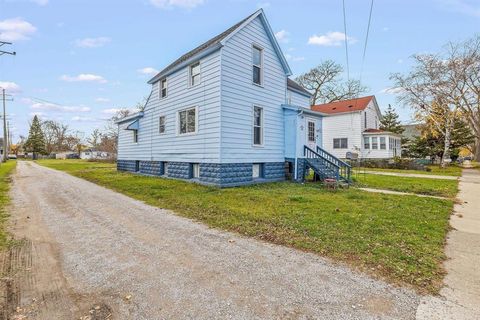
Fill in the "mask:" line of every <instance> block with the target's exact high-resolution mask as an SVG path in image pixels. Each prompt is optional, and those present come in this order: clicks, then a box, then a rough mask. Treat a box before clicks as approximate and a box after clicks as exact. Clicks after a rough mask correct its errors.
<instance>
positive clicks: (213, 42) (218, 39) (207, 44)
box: [149, 12, 257, 83]
mask: <svg viewBox="0 0 480 320" xmlns="http://www.w3.org/2000/svg"><path fill="white" fill-rule="evenodd" d="M256 13H257V12H255V13H252V14H251V15H249V16H248V17H246V18H245V19H243V20H242V21H240V22H238V23H236V24H235V25H233V26H231V27H230V28H228V29H227V30H225V31H223V32H222V33H220V34H219V35H217V36H215V37H213V38H212V39H210V40H208V41H206V42H204V43H202V44H201V45H199V46H198V47H196V48H195V49H193V50H191V51H189V52H187V53H185V54H184V55H182V56H181V57H180V58H178V59H177V60H175V61H174V62H172V63H171V64H169V65H168V66H166V67H165V68H164V69H163V70H162V71H160V72H159V73H158V74H157V75H155V77H153V78H152V79H151V80H150V81H149V83H153V82H155V81H157V80H159V79H158V78H159V75H163V74H165V73H168V72H169V71H170V70H172V69H173V68H175V67H176V66H178V65H179V64H181V63H182V62H185V61H187V60H188V59H190V58H191V57H193V56H195V55H197V54H199V53H201V52H203V51H205V50H207V49H209V48H212V47H213V46H215V45H217V44H219V43H220V42H221V41H222V40H223V39H225V38H226V37H227V36H228V35H230V34H231V33H232V32H234V31H235V30H236V29H237V28H238V27H240V26H241V25H242V24H243V23H244V22H245V21H247V20H248V19H250V17H252V16H253V15H255V14H256Z"/></svg>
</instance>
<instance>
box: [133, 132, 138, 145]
mask: <svg viewBox="0 0 480 320" xmlns="http://www.w3.org/2000/svg"><path fill="white" fill-rule="evenodd" d="M132 132H133V143H134V144H138V130H132ZM135 136H136V139H135ZM135 140H137V141H135Z"/></svg>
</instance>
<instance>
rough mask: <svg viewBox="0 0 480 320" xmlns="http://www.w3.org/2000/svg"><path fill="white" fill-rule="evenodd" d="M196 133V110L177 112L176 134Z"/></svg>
mask: <svg viewBox="0 0 480 320" xmlns="http://www.w3.org/2000/svg"><path fill="white" fill-rule="evenodd" d="M195 132H197V108H195V107H193V108H190V109H185V110H182V111H179V112H178V133H179V134H187V133H195Z"/></svg>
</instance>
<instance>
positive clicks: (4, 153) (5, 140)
mask: <svg viewBox="0 0 480 320" xmlns="http://www.w3.org/2000/svg"><path fill="white" fill-rule="evenodd" d="M2 96H3V99H2V100H3V159H2V162H6V161H7V114H6V112H5V89H2Z"/></svg>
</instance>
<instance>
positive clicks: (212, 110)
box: [118, 50, 221, 162]
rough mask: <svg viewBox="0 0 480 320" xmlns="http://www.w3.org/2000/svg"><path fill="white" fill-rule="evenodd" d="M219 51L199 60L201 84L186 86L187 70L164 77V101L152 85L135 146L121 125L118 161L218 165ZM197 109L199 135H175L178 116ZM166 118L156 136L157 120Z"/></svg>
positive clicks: (130, 134)
mask: <svg viewBox="0 0 480 320" xmlns="http://www.w3.org/2000/svg"><path fill="white" fill-rule="evenodd" d="M220 61H221V58H220V50H218V51H216V52H214V53H212V54H210V55H208V56H206V57H204V58H202V59H201V60H200V69H201V77H202V80H201V83H200V84H199V85H197V86H195V87H190V86H189V67H186V68H183V69H181V70H179V71H177V72H175V73H173V74H171V75H169V76H168V77H167V83H168V93H167V97H166V98H163V99H162V98H160V97H159V85H158V82H156V83H154V84H153V85H152V91H151V96H150V99H149V101H148V103H147V105H146V108H145V112H144V116H143V118H141V119H140V120H139V131H138V143H133V132H132V131H129V130H124V129H125V127H126V126H127V125H128V124H129V123H128V122H127V123H125V124H122V125H120V128H119V148H118V158H119V159H126V160H150V161H151V160H154V161H172V162H176V161H177V162H180V161H188V162H219V161H220V73H221V71H220V68H221V63H220ZM189 107H197V108H198V109H197V112H198V129H197V130H198V132H197V133H196V134H193V135H183V136H181V135H178V134H177V121H178V119H177V113H178V111H179V110H181V109H185V108H189ZM160 116H165V117H166V132H165V134H160V133H159V117H160Z"/></svg>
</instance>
